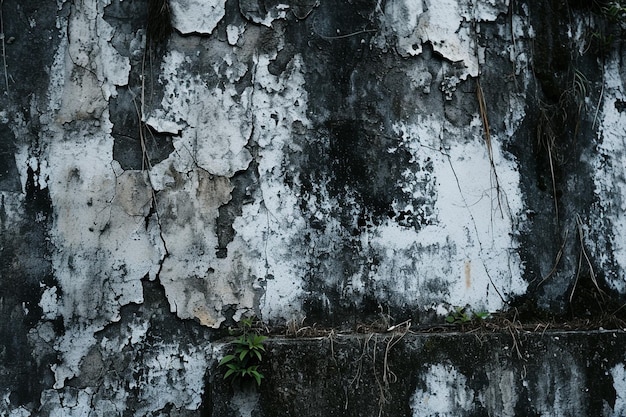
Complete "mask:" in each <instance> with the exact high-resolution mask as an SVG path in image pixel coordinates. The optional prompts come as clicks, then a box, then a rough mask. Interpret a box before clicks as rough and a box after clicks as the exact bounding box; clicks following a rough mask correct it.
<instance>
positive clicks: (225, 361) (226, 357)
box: [217, 355, 235, 366]
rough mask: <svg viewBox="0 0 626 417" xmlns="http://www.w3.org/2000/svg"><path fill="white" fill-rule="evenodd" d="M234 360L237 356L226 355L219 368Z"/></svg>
mask: <svg viewBox="0 0 626 417" xmlns="http://www.w3.org/2000/svg"><path fill="white" fill-rule="evenodd" d="M233 359H235V355H226V356H224V357H223V358H222V360H221V361H220V363H219V365H217V366H222V365H224V364H226V363H228V362H230V361H232V360H233Z"/></svg>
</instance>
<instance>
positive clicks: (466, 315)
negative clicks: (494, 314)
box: [446, 307, 490, 324]
mask: <svg viewBox="0 0 626 417" xmlns="http://www.w3.org/2000/svg"><path fill="white" fill-rule="evenodd" d="M489 315H490V314H489V312H488V311H476V312H473V311H471V310H470V309H469V308H467V307H455V308H454V310H453V311H452V312H450V314H448V315H447V316H446V322H448V323H450V324H466V323H469V322H472V321H475V320H485V319H487V318H489Z"/></svg>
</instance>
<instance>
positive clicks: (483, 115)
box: [476, 79, 504, 217]
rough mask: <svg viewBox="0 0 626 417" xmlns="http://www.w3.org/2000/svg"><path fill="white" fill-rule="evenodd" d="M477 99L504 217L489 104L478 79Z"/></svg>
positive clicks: (499, 204) (501, 212)
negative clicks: (490, 124) (488, 114)
mask: <svg viewBox="0 0 626 417" xmlns="http://www.w3.org/2000/svg"><path fill="white" fill-rule="evenodd" d="M476 98H477V99H478V110H479V112H480V118H481V120H482V122H483V129H484V130H485V144H486V145H487V155H488V156H489V165H490V166H491V171H492V173H493V179H494V181H495V183H496V184H495V185H496V194H497V196H496V197H497V199H498V209H500V215H502V217H504V212H503V210H502V196H501V191H502V190H501V188H500V180H499V179H498V173H497V172H496V164H495V162H494V161H493V148H492V147H491V133H490V127H489V118H488V117H487V104H486V103H485V95H484V93H483V89H482V87H481V86H480V81H478V79H476Z"/></svg>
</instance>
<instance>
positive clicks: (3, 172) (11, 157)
mask: <svg viewBox="0 0 626 417" xmlns="http://www.w3.org/2000/svg"><path fill="white" fill-rule="evenodd" d="M21 190H22V185H21V184H20V174H19V172H18V170H17V165H16V163H15V136H14V135H13V132H11V130H10V129H9V127H8V125H5V124H1V125H0V191H21Z"/></svg>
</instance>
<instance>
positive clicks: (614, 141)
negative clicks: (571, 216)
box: [587, 55, 626, 294]
mask: <svg viewBox="0 0 626 417" xmlns="http://www.w3.org/2000/svg"><path fill="white" fill-rule="evenodd" d="M621 62H622V60H621V58H620V56H618V55H615V56H613V57H611V59H609V60H608V61H607V63H606V64H605V71H604V80H605V81H604V83H605V84H604V94H603V96H602V103H601V105H602V111H601V112H600V114H599V117H598V123H599V128H600V134H601V136H600V137H601V140H599V141H598V153H597V154H596V156H595V161H593V163H594V170H593V173H594V174H595V175H594V183H595V194H596V195H597V196H598V206H597V207H596V210H594V218H592V220H591V222H592V224H590V225H589V226H590V227H591V232H592V233H593V235H592V237H591V238H589V237H588V242H587V243H588V244H589V245H590V247H594V248H595V251H594V252H595V253H594V257H595V258H596V259H598V260H599V262H600V266H601V268H602V269H603V271H604V272H605V273H606V279H607V282H608V284H609V285H610V286H611V287H612V288H613V289H614V290H616V291H618V292H619V293H622V294H623V293H624V292H626V280H625V279H624V272H626V245H625V244H624V239H623V236H624V235H626V215H625V214H624V213H626V175H625V174H624V172H625V170H624V169H625V167H626V144H625V143H624V137H626V112H624V111H621V112H619V111H616V109H615V105H616V103H617V102H618V101H621V102H624V101H626V79H625V78H624V77H620V68H621ZM598 104H600V103H598ZM607 228H610V230H607ZM599 231H600V233H598V232H599ZM593 239H597V240H598V241H597V242H595V241H593ZM605 241H606V244H608V245H610V247H611V251H607V250H606V246H605V244H604V242H605ZM615 267H617V270H616V269H615Z"/></svg>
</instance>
